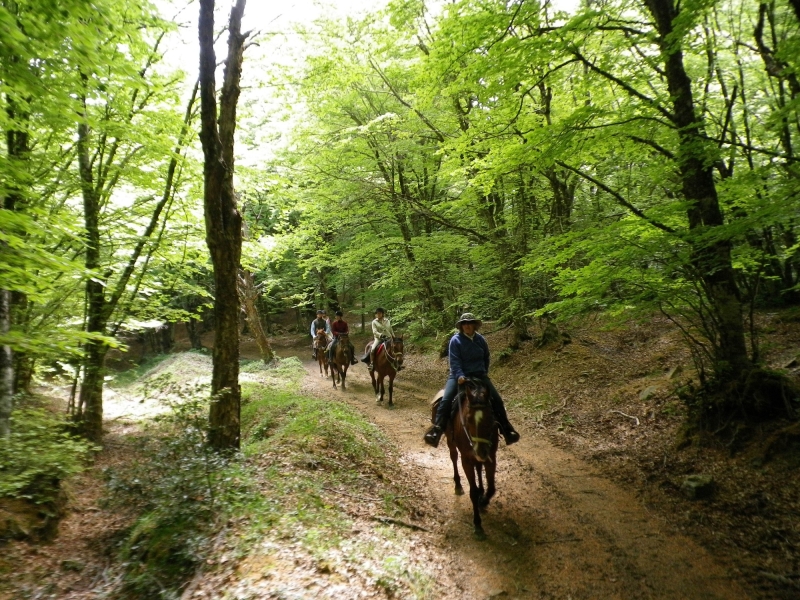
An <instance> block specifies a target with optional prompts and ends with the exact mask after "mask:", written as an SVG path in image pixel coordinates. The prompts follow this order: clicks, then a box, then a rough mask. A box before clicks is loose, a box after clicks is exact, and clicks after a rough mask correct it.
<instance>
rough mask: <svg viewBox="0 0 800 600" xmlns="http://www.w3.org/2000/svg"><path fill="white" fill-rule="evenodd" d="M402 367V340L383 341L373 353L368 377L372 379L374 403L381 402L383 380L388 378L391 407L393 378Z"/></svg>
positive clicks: (391, 403)
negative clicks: (373, 362) (373, 359)
mask: <svg viewBox="0 0 800 600" xmlns="http://www.w3.org/2000/svg"><path fill="white" fill-rule="evenodd" d="M402 365H403V338H401V337H399V338H398V337H396V338H394V339H392V340H391V341H389V340H388V339H386V340H384V341H383V342H382V343H381V345H380V346H379V347H378V349H377V350H376V351H375V364H374V365H373V367H374V368H373V370H372V371H370V374H369V376H370V377H371V378H372V389H373V390H375V401H376V402H383V395H384V391H385V390H384V387H383V380H384V379H385V378H386V377H388V378H389V406H392V405H393V404H394V403H393V402H392V392H393V391H394V378H395V377H396V376H397V372H398V371H399V370H400V367H401V366H402Z"/></svg>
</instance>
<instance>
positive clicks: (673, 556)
mask: <svg viewBox="0 0 800 600" xmlns="http://www.w3.org/2000/svg"><path fill="white" fill-rule="evenodd" d="M281 350H282V352H281V355H287V354H292V355H295V356H298V357H299V358H300V360H301V361H303V364H304V365H305V367H306V370H307V372H308V374H307V376H306V378H305V380H304V383H303V391H304V392H306V393H309V394H313V395H316V396H320V397H324V398H330V399H331V401H333V402H347V403H348V404H350V405H352V406H353V407H355V408H357V409H358V410H360V411H361V412H362V413H363V414H365V415H366V416H367V417H368V418H369V419H370V420H371V421H372V422H373V423H375V424H376V425H377V426H378V427H380V428H381V430H382V431H383V432H384V433H385V435H386V436H387V437H388V438H389V439H391V440H392V442H393V443H394V444H395V445H396V446H397V448H398V449H399V452H400V461H401V464H402V465H403V468H404V470H405V471H406V473H403V474H402V476H403V478H404V479H405V480H406V481H410V482H413V487H414V489H413V490H412V493H413V495H415V496H417V497H418V498H420V499H421V502H422V503H423V504H424V506H425V507H426V508H425V510H424V514H425V518H426V519H427V522H426V527H428V528H429V529H430V530H431V531H432V533H431V534H430V535H428V536H425V540H426V542H425V543H430V544H434V545H436V546H438V548H439V550H440V551H444V553H445V554H446V555H448V556H450V557H451V559H452V560H451V562H450V563H449V564H447V565H441V566H440V567H439V570H438V573H440V576H439V581H438V583H439V584H440V585H442V586H443V587H444V588H445V589H447V590H449V592H448V596H447V597H452V598H464V599H480V600H483V599H487V598H554V599H555V598H559V599H567V598H570V599H572V600H578V599H582V598H604V599H620V600H632V599H638V598H659V599H668V598H669V599H671V598H674V599H686V600H690V599H695V598H696V599H698V600H699V599H703V600H709V599H722V598H725V599H743V598H748V597H749V596H748V593H747V592H746V591H745V589H744V588H743V587H742V585H741V584H740V583H739V582H738V581H737V580H736V579H735V578H734V577H733V576H732V575H731V574H730V573H728V572H726V570H725V569H724V568H723V567H722V566H721V565H720V564H719V563H717V562H716V561H715V560H714V558H713V557H712V556H711V555H710V554H709V552H708V551H706V550H705V549H704V548H702V547H700V546H698V545H697V544H696V543H695V542H693V541H692V540H691V539H689V538H688V537H685V536H681V535H677V534H674V533H672V532H669V531H668V529H669V527H668V524H667V523H665V522H664V521H663V520H662V519H661V518H659V516H658V515H656V514H653V513H651V512H649V511H648V510H647V509H646V508H645V507H643V506H642V505H641V503H640V502H638V501H637V499H636V498H635V497H634V496H633V494H631V493H630V492H629V491H626V490H624V489H622V488H620V487H619V486H617V485H616V484H614V483H613V482H611V481H610V480H608V479H606V478H604V477H603V476H601V475H600V473H599V472H598V471H597V470H596V469H595V468H593V467H592V466H591V465H589V464H587V463H586V462H584V461H582V460H580V459H578V458H577V457H575V456H573V455H571V454H570V453H568V452H566V451H564V450H560V449H558V448H556V447H554V446H553V445H551V444H550V443H549V442H548V441H547V440H546V439H545V438H544V436H543V435H542V434H539V433H537V432H536V431H531V430H526V429H525V428H520V433H521V434H522V440H521V441H520V442H519V443H518V444H516V445H514V446H511V447H506V446H505V445H504V444H503V443H502V442H501V447H500V450H499V451H498V457H497V461H498V475H497V490H498V491H497V495H496V496H495V498H494V499H493V500H492V503H491V505H490V506H489V508H488V510H487V511H486V513H485V515H484V523H483V524H484V529H485V530H486V533H487V535H488V539H487V540H486V541H484V542H480V541H477V540H476V539H475V538H474V537H473V534H472V511H471V506H470V501H469V495H468V494H466V495H464V496H456V495H455V494H454V490H453V480H452V477H453V473H452V463H451V462H450V459H449V455H448V452H447V447H446V444H444V443H442V444H440V446H439V448H437V449H433V448H430V447H428V446H426V445H425V444H424V443H423V442H422V434H423V433H424V431H425V429H426V428H427V427H428V425H429V402H430V399H431V398H432V397H433V395H434V393H435V392H436V390H437V388H438V385H437V384H438V383H441V382H435V381H426V380H425V377H423V376H420V375H419V374H416V375H415V372H414V367H413V364H411V365H409V367H408V368H407V369H406V370H404V371H402V372H401V373H400V375H399V377H398V379H397V380H396V381H395V389H394V400H395V406H394V407H392V408H390V407H388V406H386V404H387V402H386V401H384V403H383V404H377V403H376V401H375V394H374V393H373V391H372V386H371V383H370V380H369V374H368V373H367V370H366V368H365V366H364V365H363V364H359V365H357V366H355V367H352V368H351V370H350V372H349V373H348V378H347V384H348V386H347V390H346V391H342V390H341V389H339V390H334V389H333V387H332V384H331V380H330V379H329V378H322V377H320V375H319V370H318V365H317V364H316V362H312V361H311V360H310V356H309V350H308V348H306V347H302V348H301V347H292V348H282V349H281ZM387 394H388V392H387ZM459 468H460V467H459ZM387 476H389V477H391V476H392V474H387ZM462 476H463V475H462ZM464 485H465V487H466V481H464Z"/></svg>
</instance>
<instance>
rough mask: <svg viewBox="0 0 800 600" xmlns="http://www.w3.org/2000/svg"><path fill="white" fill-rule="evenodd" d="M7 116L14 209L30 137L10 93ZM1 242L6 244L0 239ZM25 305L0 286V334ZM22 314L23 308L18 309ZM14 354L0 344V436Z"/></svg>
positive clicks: (9, 402)
mask: <svg viewBox="0 0 800 600" xmlns="http://www.w3.org/2000/svg"><path fill="white" fill-rule="evenodd" d="M8 59H9V61H10V62H13V63H18V62H19V57H17V56H11V57H8ZM6 116H7V117H8V122H9V129H8V130H7V131H6V153H7V156H6V160H7V161H8V163H9V165H10V166H11V167H12V169H14V170H13V171H12V173H13V177H10V178H9V181H8V182H7V183H6V186H7V189H8V193H7V194H6V195H5V197H4V198H3V203H2V208H3V209H5V210H8V211H17V210H19V209H20V204H21V203H22V201H23V199H24V195H23V193H24V192H23V190H24V189H25V187H26V186H27V183H28V181H27V180H28V175H27V173H28V164H27V162H28V157H29V152H30V138H29V135H28V131H27V124H28V120H29V114H28V113H27V111H22V110H19V108H18V106H17V103H16V102H15V101H14V99H13V98H12V97H11V96H7V97H6ZM0 245H5V244H3V243H2V242H0ZM15 301H16V302H17V303H18V306H20V305H27V298H26V297H25V295H24V294H21V293H19V292H17V293H12V292H11V291H10V290H4V289H0V337H3V336H7V335H8V333H9V332H10V331H11V325H12V313H13V312H14V311H13V305H14V303H15ZM17 312H18V313H22V314H24V311H17ZM15 358H16V357H15V356H14V353H13V352H12V350H11V346H9V345H8V344H3V345H0V437H5V436H6V435H8V434H9V433H10V423H11V421H10V419H11V411H12V410H13V408H14V393H15V391H16V389H15V387H14V383H15V368H14V367H15V365H14V361H15Z"/></svg>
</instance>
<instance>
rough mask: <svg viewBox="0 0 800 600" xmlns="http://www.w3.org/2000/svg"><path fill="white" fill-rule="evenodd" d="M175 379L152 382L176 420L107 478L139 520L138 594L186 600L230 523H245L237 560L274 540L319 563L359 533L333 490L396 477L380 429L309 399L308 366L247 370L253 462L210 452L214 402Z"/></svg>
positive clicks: (153, 429)
mask: <svg viewBox="0 0 800 600" xmlns="http://www.w3.org/2000/svg"><path fill="white" fill-rule="evenodd" d="M161 365H164V363H163V362H162V363H161ZM166 366H167V367H169V365H166ZM164 371H165V369H164V367H162V371H161V374H156V373H154V372H153V370H152V369H151V371H149V372H146V373H144V375H143V378H144V379H145V380H148V379H149V380H151V385H153V386H155V385H162V386H163V388H164V390H165V391H164V396H168V397H170V398H173V400H171V401H170V406H171V412H170V413H169V414H166V415H163V416H161V417H158V418H157V419H156V421H155V422H154V423H153V424H152V425H151V426H150V427H148V429H147V431H146V432H145V435H144V436H142V437H141V438H140V439H137V442H136V447H137V450H136V452H137V454H138V456H137V460H135V461H131V464H130V466H128V467H127V468H125V469H122V470H120V469H115V470H109V471H108V472H107V476H108V497H107V502H108V503H109V504H111V505H113V506H120V507H126V508H127V509H130V510H132V511H134V512H135V513H136V514H138V515H139V516H138V518H137V519H136V522H135V523H134V524H133V526H132V527H131V528H130V529H129V530H128V531H127V532H126V534H125V537H124V539H123V540H122V541H121V542H120V549H119V552H120V557H121V559H122V561H123V566H124V578H123V579H124V591H125V593H126V594H128V596H130V597H148V598H175V597H178V595H179V590H180V589H181V586H182V584H183V582H185V581H186V579H187V578H188V577H190V576H191V574H192V573H193V572H194V570H195V569H196V568H197V567H198V566H199V565H200V564H202V563H203V562H204V561H205V560H207V559H208V558H209V557H210V553H211V552H212V550H213V548H214V543H215V540H217V539H220V537H221V533H222V532H223V531H224V530H225V529H226V527H228V526H230V523H243V524H245V525H244V526H243V529H242V530H241V531H238V532H237V534H236V538H237V540H238V541H237V542H235V543H234V544H233V545H234V546H235V551H236V552H237V553H247V552H248V551H250V550H251V547H252V545H253V544H255V543H256V542H260V541H261V540H263V537H264V536H265V535H275V536H277V537H281V538H284V539H294V540H295V541H297V542H298V543H300V544H302V546H303V547H304V548H306V549H307V550H308V551H309V552H311V553H312V555H314V556H322V555H323V554H324V552H325V551H326V550H328V549H330V548H332V547H335V546H336V545H338V544H340V543H342V541H343V540H344V538H345V533H346V532H347V531H348V530H349V527H350V525H349V523H348V521H347V519H346V518H345V515H344V514H343V513H342V512H341V510H340V508H339V507H337V506H334V505H331V504H330V503H329V502H328V501H327V500H326V499H325V494H324V490H323V488H324V487H325V486H326V485H341V484H343V483H345V484H350V485H358V483H357V482H358V481H359V479H360V478H361V477H363V476H364V475H365V474H369V473H381V472H383V471H384V465H385V463H384V461H385V455H384V451H383V448H382V445H383V444H385V443H386V440H385V439H384V438H383V437H382V436H381V435H380V433H379V432H378V431H377V430H376V429H375V427H374V426H372V425H370V424H369V423H367V422H366V421H365V420H364V419H363V418H362V417H360V416H359V414H358V413H357V412H356V411H355V410H353V409H350V408H348V407H346V406H344V405H342V404H339V403H332V402H330V401H325V400H320V399H316V398H308V397H304V396H301V395H298V394H297V393H296V391H295V390H296V387H297V381H298V378H299V377H301V376H302V375H301V373H304V371H303V369H302V365H301V364H300V363H299V361H297V360H296V359H285V360H281V361H278V362H277V364H276V365H274V366H272V365H270V366H265V365H264V364H263V363H261V362H260V361H251V362H248V363H245V365H244V368H243V369H242V371H243V374H244V375H245V377H244V379H245V381H244V383H243V385H242V388H243V390H242V391H243V406H242V432H243V448H242V449H243V452H242V453H241V454H235V455H228V456H226V455H220V454H217V453H216V452H214V451H212V450H211V449H210V448H209V447H208V446H207V445H206V443H205V434H204V432H205V430H206V424H207V416H206V415H207V410H208V400H207V394H205V393H197V390H196V388H191V387H186V386H184V388H183V390H184V391H183V392H178V391H177V388H178V387H180V386H181V382H182V380H181V378H180V375H179V374H176V377H177V379H175V378H173V377H166V378H164V377H163V376H164V374H165V373H164ZM167 372H168V371H167ZM180 372H183V370H181V371H180ZM159 377H161V379H159ZM153 378H155V379H153ZM248 378H254V379H250V380H248ZM144 383H145V382H144V381H142V380H140V381H138V382H137V383H136V384H135V385H144ZM184 383H185V381H184Z"/></svg>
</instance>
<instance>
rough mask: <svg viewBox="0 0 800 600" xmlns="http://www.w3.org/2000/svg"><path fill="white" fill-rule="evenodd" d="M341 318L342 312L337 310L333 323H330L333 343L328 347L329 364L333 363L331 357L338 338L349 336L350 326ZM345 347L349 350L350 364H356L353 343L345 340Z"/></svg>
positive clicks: (334, 351)
mask: <svg viewBox="0 0 800 600" xmlns="http://www.w3.org/2000/svg"><path fill="white" fill-rule="evenodd" d="M342 316H343V314H342V311H340V310H337V311H336V314H335V315H334V317H333V323H331V332H332V333H333V342H331V344H330V345H329V346H328V362H329V363H332V362H333V356H334V354H335V353H336V345H337V344H338V343H339V336H340V335H350V326H349V325H348V324H347V321H345V320H344V319H343V318H342ZM347 346H348V347H349V348H350V364H353V365H356V364H358V360H356V349H355V348H354V347H353V343H352V342H351V341H350V338H348V339H347Z"/></svg>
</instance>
